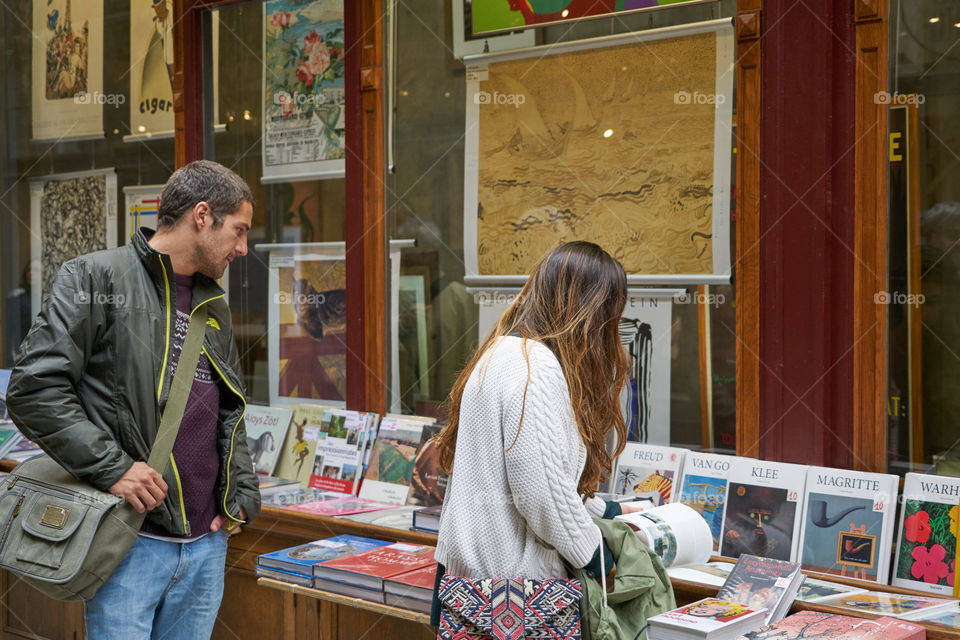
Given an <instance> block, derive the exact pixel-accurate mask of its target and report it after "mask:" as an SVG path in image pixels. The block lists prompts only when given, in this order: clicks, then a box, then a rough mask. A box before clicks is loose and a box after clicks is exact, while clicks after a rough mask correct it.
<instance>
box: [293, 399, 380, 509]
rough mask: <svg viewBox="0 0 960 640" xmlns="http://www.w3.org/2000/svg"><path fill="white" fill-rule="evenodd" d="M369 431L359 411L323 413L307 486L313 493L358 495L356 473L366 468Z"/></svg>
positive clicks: (358, 478) (329, 411)
mask: <svg viewBox="0 0 960 640" xmlns="http://www.w3.org/2000/svg"><path fill="white" fill-rule="evenodd" d="M368 427H369V424H368V423H367V421H366V419H365V418H364V416H362V415H361V414H360V413H358V412H356V411H347V410H344V409H329V410H327V411H324V412H323V417H322V418H321V420H320V431H319V432H318V434H317V446H316V449H315V450H314V457H313V469H312V471H311V472H310V480H309V482H308V483H307V485H308V486H309V487H311V488H313V489H324V490H327V491H339V492H341V493H348V494H350V495H356V494H357V490H358V489H359V488H360V475H359V474H358V473H357V472H358V470H359V469H360V467H361V466H362V465H363V445H364V441H365V438H366V430H367V428H368Z"/></svg>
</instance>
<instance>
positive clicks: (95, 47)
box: [32, 0, 123, 141]
mask: <svg viewBox="0 0 960 640" xmlns="http://www.w3.org/2000/svg"><path fill="white" fill-rule="evenodd" d="M32 36H33V37H32V40H33V60H32V67H33V69H32V81H33V89H32V97H33V112H32V116H33V138H34V140H50V141H60V140H72V139H83V138H87V139H89V138H95V137H102V136H103V109H104V106H105V105H107V104H116V103H117V101H119V100H121V99H122V98H123V96H120V95H106V94H104V93H103V2H102V0H73V1H72V2H71V0H33V29H32Z"/></svg>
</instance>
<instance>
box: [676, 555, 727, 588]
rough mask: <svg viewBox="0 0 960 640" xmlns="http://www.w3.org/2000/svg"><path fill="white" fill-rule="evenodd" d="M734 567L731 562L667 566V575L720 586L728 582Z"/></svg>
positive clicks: (677, 578)
mask: <svg viewBox="0 0 960 640" xmlns="http://www.w3.org/2000/svg"><path fill="white" fill-rule="evenodd" d="M733 567H734V565H733V564H732V563H730V562H722V561H714V562H705V563H703V564H690V565H686V566H683V567H667V575H669V576H670V577H671V578H672V579H674V580H686V581H687V582H696V583H698V584H708V585H710V586H712V587H720V586H722V585H723V583H724V582H726V580H727V576H729V575H730V572H731V571H732V570H733Z"/></svg>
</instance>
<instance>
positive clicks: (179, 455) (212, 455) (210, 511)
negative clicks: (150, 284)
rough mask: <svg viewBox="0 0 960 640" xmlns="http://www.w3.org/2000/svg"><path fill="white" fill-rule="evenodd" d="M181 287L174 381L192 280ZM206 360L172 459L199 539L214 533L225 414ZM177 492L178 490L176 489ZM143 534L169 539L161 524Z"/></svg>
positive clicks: (180, 281) (182, 280) (148, 525)
mask: <svg viewBox="0 0 960 640" xmlns="http://www.w3.org/2000/svg"><path fill="white" fill-rule="evenodd" d="M174 278H175V280H176V283H177V322H176V327H175V329H174V332H173V349H171V352H170V363H169V368H168V370H167V375H168V376H170V377H171V379H172V377H173V373H174V368H175V367H176V366H177V362H179V360H180V352H181V351H182V350H183V340H184V338H186V336H187V328H188V327H189V326H190V311H191V309H192V308H191V299H192V294H191V292H192V289H193V276H184V275H180V274H179V273H175V274H174ZM214 376H215V372H214V371H213V368H212V367H211V366H210V361H209V360H208V359H207V356H206V355H205V354H204V353H203V352H202V351H201V352H200V359H199V361H198V362H197V373H196V375H195V376H194V378H193V388H192V389H191V390H190V397H189V398H188V399H187V407H186V409H185V410H184V412H183V421H182V422H181V423H180V430H179V431H178V432H177V440H176V442H175V443H174V445H173V459H174V462H176V466H177V472H178V474H179V476H180V487H181V488H182V491H183V504H184V506H185V507H186V512H187V521H188V522H189V523H190V535H189V536H186V537H190V538H195V537H197V536H201V535H203V534H204V533H208V532H209V531H210V522H211V521H212V520H213V518H214V517H215V516H216V515H217V505H216V496H215V494H214V493H215V488H216V482H217V473H218V471H219V469H220V456H219V453H218V452H217V422H218V412H219V409H220V387H219V385H218V384H217V379H216V378H215V377H214ZM171 489H172V490H176V487H171ZM141 531H143V532H144V533H149V534H152V535H160V536H170V535H172V534H171V533H170V532H169V531H166V530H165V529H164V528H163V527H161V526H160V525H158V524H154V523H152V522H150V521H149V520H146V521H144V524H143V527H142V528H141Z"/></svg>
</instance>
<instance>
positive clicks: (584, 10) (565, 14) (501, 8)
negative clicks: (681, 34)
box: [455, 0, 707, 35]
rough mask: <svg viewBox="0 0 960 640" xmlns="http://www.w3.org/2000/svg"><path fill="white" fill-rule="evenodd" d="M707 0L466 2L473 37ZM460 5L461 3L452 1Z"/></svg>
mask: <svg viewBox="0 0 960 640" xmlns="http://www.w3.org/2000/svg"><path fill="white" fill-rule="evenodd" d="M706 1H707V0H466V2H468V3H469V4H470V9H471V11H470V14H471V16H472V17H473V29H472V31H473V34H474V35H479V34H483V33H497V32H503V31H516V30H518V29H526V28H528V27H543V26H546V25H548V24H555V23H557V22H567V21H570V20H581V19H583V18H599V17H602V16H608V15H611V14H614V13H628V12H632V11H649V10H651V9H659V8H661V7H668V6H672V5H677V4H697V3H700V2H706ZM455 2H464V0H455Z"/></svg>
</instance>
